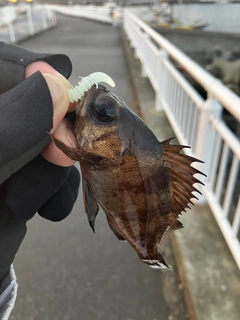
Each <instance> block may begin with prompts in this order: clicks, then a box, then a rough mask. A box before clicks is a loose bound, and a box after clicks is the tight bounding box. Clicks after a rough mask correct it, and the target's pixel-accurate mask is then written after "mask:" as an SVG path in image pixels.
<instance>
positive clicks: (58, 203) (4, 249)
mask: <svg viewBox="0 0 240 320" xmlns="http://www.w3.org/2000/svg"><path fill="white" fill-rule="evenodd" d="M0 69H1V73H0V112H1V117H0V146H1V152H0V280H1V278H2V277H3V276H4V274H5V273H6V272H7V271H8V269H9V267H10V264H11V263H12V261H13V259H14V256H15V254H16V252H17V250H18V248H19V246H20V244H21V241H22V240H23V238H24V236H25V233H26V221H27V220H29V219H31V218H32V217H33V216H34V214H35V213H36V212H38V213H39V214H40V215H41V216H42V217H44V218H46V219H48V220H52V221H59V220H62V219H64V218H65V217H66V216H67V215H68V214H69V213H70V212H71V210H72V207H73V205H74V203H75V201H76V198H77V195H78V188H79V183H80V175H79V172H78V170H77V169H76V168H75V166H72V165H73V161H72V160H71V159H69V158H67V157H66V156H65V154H63V153H62V152H61V151H60V150H59V149H57V148H56V147H55V145H54V144H53V143H52V142H51V138H50V136H49V132H51V133H54V135H55V136H56V137H58V138H59V139H61V140H62V141H64V142H65V143H66V144H68V145H70V146H75V145H76V140H75V136H74V133H73V131H72V130H71V123H69V120H67V119H66V118H65V115H66V113H68V112H71V111H73V110H74V109H75V105H74V104H70V103H69V99H68V94H67V88H70V87H71V85H70V83H69V82H68V80H67V79H66V78H67V77H69V75H70V73H71V62H70V60H69V58H68V57H66V56H64V55H51V54H50V55H45V54H38V53H33V52H30V51H27V50H25V49H23V48H20V47H17V46H14V45H8V44H5V43H2V42H0Z"/></svg>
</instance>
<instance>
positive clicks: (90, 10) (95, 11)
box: [48, 5, 113, 24]
mask: <svg viewBox="0 0 240 320" xmlns="http://www.w3.org/2000/svg"><path fill="white" fill-rule="evenodd" d="M48 7H49V8H51V9H52V10H54V11H56V12H58V13H62V14H67V15H71V16H75V17H80V18H85V19H90V20H95V21H100V22H104V23H109V24H112V23H113V19H112V18H111V17H110V11H109V8H107V7H100V6H80V5H79V6H63V5H48Z"/></svg>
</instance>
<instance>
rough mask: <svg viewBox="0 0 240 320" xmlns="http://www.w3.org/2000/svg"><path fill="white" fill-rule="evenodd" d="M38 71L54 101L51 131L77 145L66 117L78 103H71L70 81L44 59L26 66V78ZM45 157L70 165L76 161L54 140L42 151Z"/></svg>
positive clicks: (57, 162)
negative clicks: (56, 144) (58, 146)
mask: <svg viewBox="0 0 240 320" xmlns="http://www.w3.org/2000/svg"><path fill="white" fill-rule="evenodd" d="M36 71H40V72H41V73H42V74H43V76H44V78H45V80H46V82H47V85H48V88H49V90H50V93H51V97H52V102H53V127H52V129H51V131H50V132H51V133H54V135H55V137H56V138H58V139H59V140H61V141H63V142H64V143H65V144H66V145H68V146H70V147H77V144H76V138H75V134H74V132H73V130H72V125H71V123H70V121H69V120H68V119H66V118H64V117H65V115H66V114H67V113H69V112H72V111H74V110H75V109H76V103H70V101H69V97H68V91H67V90H68V89H70V88H71V87H72V86H71V84H70V82H69V81H68V80H67V79H66V78H65V77H63V76H62V75H61V74H60V73H59V72H57V71H56V70H55V69H54V68H53V67H51V66H50V65H49V64H47V63H46V62H44V61H37V62H33V63H31V64H30V65H28V66H27V67H26V71H25V78H28V77H29V76H31V75H32V74H34V73H35V72H36ZM42 155H43V157H44V158H45V159H46V160H47V161H49V162H51V163H54V164H56V165H59V166H63V167H68V166H71V165H73V164H74V161H73V160H71V159H70V158H68V157H67V156H66V155H65V154H64V153H63V152H62V151H61V150H60V149H59V148H57V147H56V146H55V144H54V143H53V142H50V144H49V145H48V146H47V148H46V149H45V150H44V151H43V152H42Z"/></svg>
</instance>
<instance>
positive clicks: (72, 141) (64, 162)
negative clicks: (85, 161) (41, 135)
mask: <svg viewBox="0 0 240 320" xmlns="http://www.w3.org/2000/svg"><path fill="white" fill-rule="evenodd" d="M54 136H55V137H56V138H57V139H59V140H61V141H63V142H64V143H65V144H66V145H67V146H69V147H73V148H76V147H77V142H76V138H75V134H74V132H73V128H72V125H71V122H70V121H69V120H68V119H64V120H63V121H62V122H61V124H60V125H59V126H58V128H57V129H56V131H55V132H54ZM42 156H43V157H44V158H45V159H46V160H47V161H49V162H51V163H54V164H56V165H58V166H62V167H68V166H72V165H73V164H74V163H75V161H73V160H72V159H70V158H68V156H67V155H65V153H63V152H62V151H61V150H60V149H58V147H56V145H55V144H54V143H53V142H51V143H50V144H49V145H48V147H47V148H46V149H45V150H44V151H43V152H42Z"/></svg>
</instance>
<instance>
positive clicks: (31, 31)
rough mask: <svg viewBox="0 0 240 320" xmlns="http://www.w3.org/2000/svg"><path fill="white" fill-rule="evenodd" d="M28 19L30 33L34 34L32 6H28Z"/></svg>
mask: <svg viewBox="0 0 240 320" xmlns="http://www.w3.org/2000/svg"><path fill="white" fill-rule="evenodd" d="M26 9H27V19H28V28H29V33H30V34H31V35H33V34H34V27H33V19H32V9H31V7H30V6H27V8H26Z"/></svg>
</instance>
